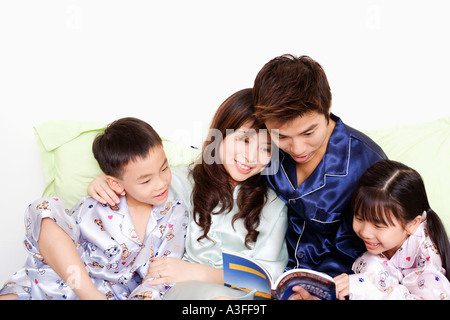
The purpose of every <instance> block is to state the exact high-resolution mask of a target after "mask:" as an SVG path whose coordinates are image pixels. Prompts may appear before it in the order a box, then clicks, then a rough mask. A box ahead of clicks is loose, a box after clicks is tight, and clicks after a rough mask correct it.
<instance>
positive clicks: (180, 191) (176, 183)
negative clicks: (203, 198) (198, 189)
mask: <svg viewBox="0 0 450 320" xmlns="http://www.w3.org/2000/svg"><path fill="white" fill-rule="evenodd" d="M171 171H172V182H171V183H170V188H171V189H172V191H173V193H174V196H175V197H178V198H181V199H182V200H183V201H184V202H185V204H186V206H189V203H190V198H191V193H192V188H193V181H192V177H191V175H190V172H191V168H190V167H189V166H179V167H173V168H171Z"/></svg>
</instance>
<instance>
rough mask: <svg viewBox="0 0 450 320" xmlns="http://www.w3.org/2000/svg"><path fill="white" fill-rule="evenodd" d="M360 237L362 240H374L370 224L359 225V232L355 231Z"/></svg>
mask: <svg viewBox="0 0 450 320" xmlns="http://www.w3.org/2000/svg"><path fill="white" fill-rule="evenodd" d="M355 231H356V233H357V234H358V236H359V237H360V238H362V239H371V238H372V228H371V226H370V224H369V223H367V222H364V221H363V222H362V223H360V224H359V227H358V230H355Z"/></svg>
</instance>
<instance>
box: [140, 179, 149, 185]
mask: <svg viewBox="0 0 450 320" xmlns="http://www.w3.org/2000/svg"><path fill="white" fill-rule="evenodd" d="M149 182H150V179H148V180H147V181H144V182H142V183H141V184H146V183H149Z"/></svg>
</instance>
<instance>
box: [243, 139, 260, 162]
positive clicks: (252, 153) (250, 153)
mask: <svg viewBox="0 0 450 320" xmlns="http://www.w3.org/2000/svg"><path fill="white" fill-rule="evenodd" d="M258 150H259V148H258V142H257V141H251V142H250V143H249V144H248V145H247V146H246V148H245V156H246V158H247V161H248V163H249V164H256V163H257V160H258Z"/></svg>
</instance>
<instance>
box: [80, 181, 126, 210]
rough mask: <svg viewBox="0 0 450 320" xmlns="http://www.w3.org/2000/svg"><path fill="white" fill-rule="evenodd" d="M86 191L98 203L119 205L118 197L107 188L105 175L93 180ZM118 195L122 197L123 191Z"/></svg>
mask: <svg viewBox="0 0 450 320" xmlns="http://www.w3.org/2000/svg"><path fill="white" fill-rule="evenodd" d="M87 191H88V195H90V196H91V197H92V198H94V199H95V200H97V201H98V202H100V203H103V204H106V203H108V204H110V205H111V206H114V205H116V204H118V203H120V199H119V197H118V195H117V194H116V193H115V192H114V191H113V190H112V189H111V188H110V187H109V185H108V182H107V180H106V175H105V174H103V175H101V176H98V177H97V178H95V179H94V180H93V181H92V182H91V184H90V185H89V187H88V190H87ZM120 195H121V196H124V195H125V191H123V192H122V193H121V194H120Z"/></svg>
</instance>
